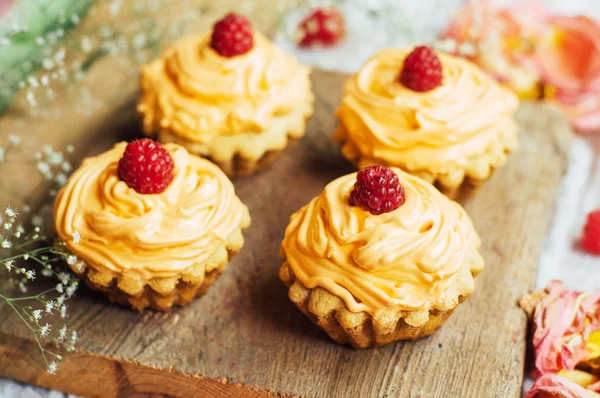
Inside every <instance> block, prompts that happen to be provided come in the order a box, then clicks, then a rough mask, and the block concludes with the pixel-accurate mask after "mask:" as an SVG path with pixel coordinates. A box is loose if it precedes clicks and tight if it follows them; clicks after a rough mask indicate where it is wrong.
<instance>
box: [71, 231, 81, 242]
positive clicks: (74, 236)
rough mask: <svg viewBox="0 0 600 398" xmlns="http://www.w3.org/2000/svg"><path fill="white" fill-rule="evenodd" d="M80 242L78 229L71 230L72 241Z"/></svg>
mask: <svg viewBox="0 0 600 398" xmlns="http://www.w3.org/2000/svg"><path fill="white" fill-rule="evenodd" d="M79 242H81V235H79V232H78V231H75V232H73V243H79Z"/></svg>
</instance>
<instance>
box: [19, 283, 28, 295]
mask: <svg viewBox="0 0 600 398" xmlns="http://www.w3.org/2000/svg"><path fill="white" fill-rule="evenodd" d="M19 291H20V292H21V293H27V286H25V284H24V283H23V281H21V282H19Z"/></svg>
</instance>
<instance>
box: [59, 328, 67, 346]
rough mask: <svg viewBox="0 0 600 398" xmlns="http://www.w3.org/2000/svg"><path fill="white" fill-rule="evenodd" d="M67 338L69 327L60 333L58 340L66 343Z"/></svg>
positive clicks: (62, 329) (61, 329)
mask: <svg viewBox="0 0 600 398" xmlns="http://www.w3.org/2000/svg"><path fill="white" fill-rule="evenodd" d="M66 337H67V325H64V326H63V327H62V328H60V330H59V331H58V340H59V341H61V342H63V341H65V338H66Z"/></svg>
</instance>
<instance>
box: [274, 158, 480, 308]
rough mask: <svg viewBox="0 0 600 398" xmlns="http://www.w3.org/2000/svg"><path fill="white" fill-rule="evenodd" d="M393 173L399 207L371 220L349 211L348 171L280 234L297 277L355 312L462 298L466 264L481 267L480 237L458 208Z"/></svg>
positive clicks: (469, 283)
mask: <svg viewBox="0 0 600 398" xmlns="http://www.w3.org/2000/svg"><path fill="white" fill-rule="evenodd" d="M393 170H394V172H395V173H397V175H398V177H399V178H400V182H401V184H402V185H403V186H404V188H405V191H406V201H405V203H404V204H403V205H402V206H400V207H399V208H398V209H396V210H394V211H391V212H389V213H384V214H381V215H371V214H370V213H369V212H367V211H364V210H362V209H360V208H358V207H354V206H351V205H350V204H349V203H348V200H349V194H350V191H351V189H352V186H353V184H354V182H355V180H356V174H349V175H346V176H343V177H340V178H338V179H336V180H334V181H333V182H331V183H329V184H328V185H327V187H326V188H325V190H324V191H323V193H322V194H321V195H320V196H318V197H316V198H314V199H313V200H312V201H311V202H310V203H309V204H308V205H306V206H305V207H303V208H302V209H300V210H299V211H298V212H296V213H295V214H294V215H292V218H291V222H290V224H289V226H288V228H287V230H286V233H285V238H284V241H283V245H282V249H283V252H284V253H285V256H286V260H287V262H288V263H289V265H290V267H291V269H292V270H293V272H294V274H295V275H296V277H297V278H298V279H299V280H300V281H301V282H302V283H303V284H304V285H305V286H306V287H308V288H314V287H317V286H320V287H323V288H325V289H327V290H329V291H330V292H332V293H333V294H335V295H337V296H339V297H341V298H342V299H344V301H345V302H346V305H347V306H348V308H349V309H350V310H351V311H354V312H359V311H366V312H368V313H370V314H371V315H374V316H375V315H376V314H378V313H380V312H381V311H386V310H392V309H393V310H426V311H428V310H429V309H430V308H432V307H433V306H435V305H436V303H438V301H440V300H446V299H455V300H456V299H457V297H458V294H462V295H465V296H466V295H468V294H469V293H470V292H471V291H472V289H473V278H472V275H471V271H472V270H471V267H473V270H476V271H479V270H480V267H481V266H482V261H481V259H480V258H479V257H478V256H479V255H478V254H477V248H478V247H479V245H480V240H479V237H478V236H477V233H476V232H475V230H474V228H473V225H472V224H471V221H470V219H469V217H468V216H467V214H466V213H465V211H464V210H463V209H462V207H460V205H458V204H457V203H456V202H453V201H451V200H449V199H448V198H446V197H445V196H443V195H442V194H441V193H439V192H438V191H437V190H436V189H435V188H434V187H433V186H432V185H430V184H429V183H427V182H425V181H423V180H421V179H419V178H415V177H412V176H410V175H408V174H406V173H404V172H402V171H400V170H399V169H396V168H394V169H393ZM471 256H476V257H477V258H478V259H477V260H476V261H474V262H471V261H470V259H471ZM453 289H454V290H453ZM450 290H452V291H453V292H454V293H455V295H454V297H452V296H453V294H452V293H449V291H450ZM457 292H458V293H457Z"/></svg>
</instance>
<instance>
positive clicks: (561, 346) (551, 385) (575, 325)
mask: <svg viewBox="0 0 600 398" xmlns="http://www.w3.org/2000/svg"><path fill="white" fill-rule="evenodd" d="M519 304H520V305H521V308H523V309H524V310H525V311H526V312H527V313H528V314H529V316H530V317H531V318H532V319H533V323H534V333H533V347H534V350H535V367H536V372H537V375H538V378H537V380H536V381H535V384H534V386H533V388H532V390H531V391H529V392H528V394H527V398H534V397H535V398H549V397H560V398H571V397H573V398H576V397H583V398H585V397H590V398H600V395H599V394H596V392H600V382H599V381H598V377H597V375H594V374H592V373H595V372H596V371H594V370H592V371H591V372H592V373H588V372H584V371H582V370H579V369H575V368H576V367H580V366H583V365H586V366H585V367H586V368H591V369H595V367H596V365H594V364H595V362H596V361H597V360H598V358H600V356H599V355H600V289H597V290H591V291H588V292H574V291H570V290H569V289H568V288H567V287H566V286H565V285H564V284H563V283H562V282H560V281H556V280H555V281H551V282H550V283H549V284H548V286H547V287H546V288H545V289H543V290H540V291H537V292H534V293H532V294H528V295H525V296H523V297H522V298H521V300H520V301H519Z"/></svg>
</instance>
